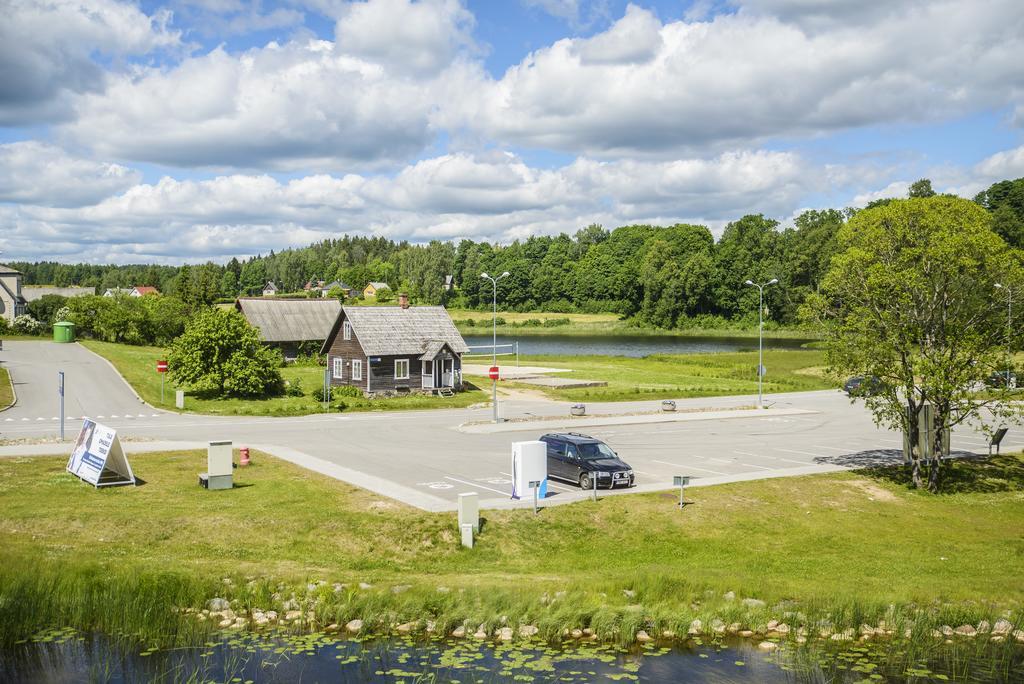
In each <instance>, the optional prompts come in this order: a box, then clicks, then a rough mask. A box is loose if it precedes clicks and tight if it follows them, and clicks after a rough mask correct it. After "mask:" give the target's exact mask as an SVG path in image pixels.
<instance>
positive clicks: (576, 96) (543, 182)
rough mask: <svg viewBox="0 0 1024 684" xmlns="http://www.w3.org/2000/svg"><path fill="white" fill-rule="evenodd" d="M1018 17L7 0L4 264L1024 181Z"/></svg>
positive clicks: (556, 225) (2, 122) (658, 5)
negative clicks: (914, 185)
mask: <svg viewBox="0 0 1024 684" xmlns="http://www.w3.org/2000/svg"><path fill="white" fill-rule="evenodd" d="M1022 64H1024V3H1022V2H1020V0H930V1H926V0H901V1H900V2H892V1H891V0H692V1H688V2H687V1H681V0H673V1H670V0H663V1H657V2H636V3H626V2H620V1H619V0H593V1H588V0H501V1H500V2H498V1H494V0H479V1H471V0H365V1H363V0H360V1H358V2H350V1H348V0H283V1H281V2H271V1H270V0H265V1H263V2H260V1H259V0H256V1H253V2H245V1H243V0H166V1H165V2H141V3H140V2H124V1H122V0H0V250H2V251H3V252H4V256H3V258H4V259H5V260H19V259H25V260H39V259H56V260H60V261H83V260H85V261H93V262H148V261H157V262H168V263H179V262H182V261H202V260H206V259H213V260H215V261H224V260H226V259H228V258H230V257H231V256H243V255H250V254H255V253H258V252H266V251H268V250H270V249H280V248H283V247H287V246H298V245H305V244H308V243H309V242H312V241H314V240H318V239H322V238H325V237H331V236H338V235H341V234H343V233H350V234H355V233H359V234H376V235H385V236H388V237H391V238H395V239H408V240H411V241H416V242H425V241H428V240H431V239H456V238H461V237H472V238H477V239H488V240H497V241H503V242H507V241H511V240H513V239H516V238H522V237H526V236H530V235H536V234H548V233H558V232H569V233H572V232H575V230H577V229H578V228H580V227H582V226H585V225H587V224H589V223H594V222H596V223H601V224H603V225H604V226H606V227H614V226H618V225H622V224H626V223H639V222H643V223H660V224H669V223H675V222H680V221H686V222H696V223H703V224H706V225H708V226H710V227H712V228H713V229H715V230H718V229H720V228H721V227H722V226H723V225H724V224H725V223H726V222H727V221H729V220H731V219H735V218H737V217H739V216H742V215H743V214H745V213H750V212H758V213H764V214H767V215H769V216H772V217H774V218H777V219H779V220H781V221H783V222H786V221H788V220H790V219H791V217H792V216H793V215H794V214H795V213H797V212H799V211H800V210H802V209H806V208H821V207H830V206H834V207H841V206H857V205H863V204H864V203H866V202H867V201H870V200H871V199H873V198H875V197H882V196H891V195H902V194H904V193H905V191H906V187H907V185H908V184H909V183H910V182H912V181H914V180H916V179H917V178H921V177H930V178H931V179H932V180H933V183H934V185H935V187H936V189H937V190H940V191H951V192H957V193H959V194H962V195H965V196H972V195H973V194H974V193H975V192H977V191H978V190H979V189H981V188H983V187H986V186H987V185H988V184H990V183H991V182H993V181H995V180H1001V179H1004V178H1016V177H1020V176H1024V68H1022V66H1021V65H1022Z"/></svg>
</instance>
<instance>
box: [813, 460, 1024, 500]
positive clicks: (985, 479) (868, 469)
mask: <svg viewBox="0 0 1024 684" xmlns="http://www.w3.org/2000/svg"><path fill="white" fill-rule="evenodd" d="M814 460H815V462H816V463H823V464H831V465H840V466H844V467H847V468H853V469H854V472H856V473H857V474H859V475H864V476H865V477H869V478H872V479H874V480H880V481H883V482H889V483H891V484H896V485H900V486H903V487H907V488H910V486H911V470H910V466H909V465H906V464H905V463H904V462H903V452H902V451H901V450H900V449H874V450H868V451H861V452H857V453H855V454H843V455H840V456H821V457H818V458H815V459H814ZM923 477H925V478H926V479H927V471H925V474H924V475H923ZM1022 490H1024V458H1022V457H1021V455H1018V454H1013V455H1011V454H998V455H993V456H991V457H990V456H987V455H983V454H975V453H973V452H970V451H953V452H951V453H950V457H949V458H948V459H944V460H943V463H942V478H941V486H940V488H939V493H940V494H976V493H996V492H1016V491H1022Z"/></svg>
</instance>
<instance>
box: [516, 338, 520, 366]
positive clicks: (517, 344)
mask: <svg viewBox="0 0 1024 684" xmlns="http://www.w3.org/2000/svg"><path fill="white" fill-rule="evenodd" d="M516 368H519V340H516Z"/></svg>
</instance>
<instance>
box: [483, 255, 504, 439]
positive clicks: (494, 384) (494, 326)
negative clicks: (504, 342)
mask: <svg viewBox="0 0 1024 684" xmlns="http://www.w3.org/2000/svg"><path fill="white" fill-rule="evenodd" d="M508 275H509V272H508V271H505V272H504V273H502V274H501V275H500V276H498V277H497V278H492V277H491V276H489V275H487V274H486V273H481V274H480V277H481V278H485V279H487V280H490V281H491V285H492V286H493V292H494V297H493V299H492V304H493V309H492V317H491V367H494V366H497V365H498V281H499V280H501V279H502V278H504V277H506V276H508ZM491 391H492V394H493V399H492V403H493V404H494V422H495V423H497V422H498V378H493V379H492V380H491Z"/></svg>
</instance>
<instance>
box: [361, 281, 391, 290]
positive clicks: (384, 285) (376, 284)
mask: <svg viewBox="0 0 1024 684" xmlns="http://www.w3.org/2000/svg"><path fill="white" fill-rule="evenodd" d="M370 285H373V289H374V290H390V289H391V288H390V287H388V284H387V283H381V282H377V281H375V280H371V281H370V282H369V284H368V285H367V286H366V287H369V286H370ZM364 289H365V288H364Z"/></svg>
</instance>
